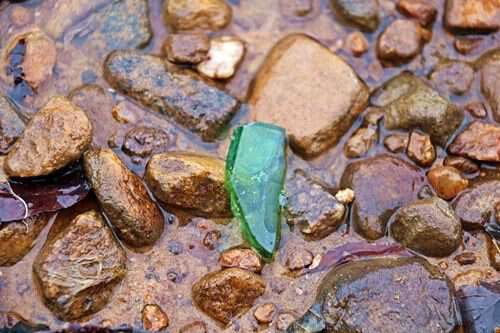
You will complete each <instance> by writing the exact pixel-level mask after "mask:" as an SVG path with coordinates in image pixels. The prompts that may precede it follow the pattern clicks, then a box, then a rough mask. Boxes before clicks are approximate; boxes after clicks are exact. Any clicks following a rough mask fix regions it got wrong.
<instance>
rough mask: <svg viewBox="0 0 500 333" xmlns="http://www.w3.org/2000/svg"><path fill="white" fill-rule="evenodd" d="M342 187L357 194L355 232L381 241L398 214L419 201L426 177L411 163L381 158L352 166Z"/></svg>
mask: <svg viewBox="0 0 500 333" xmlns="http://www.w3.org/2000/svg"><path fill="white" fill-rule="evenodd" d="M340 185H341V187H342V188H351V189H353V190H354V192H355V193H356V199H355V200H354V203H353V206H352V221H353V227H354V229H355V230H356V231H357V232H358V233H359V234H360V235H361V236H363V237H365V238H367V239H378V238H381V237H383V236H384V234H385V231H386V224H387V221H388V220H389V218H390V217H391V215H392V214H393V213H394V211H395V210H396V209H398V208H400V207H402V206H405V205H407V204H409V203H411V202H413V201H414V200H416V199H417V197H418V192H419V191H420V189H421V188H422V186H423V185H424V178H423V177H422V176H421V175H420V174H419V173H418V170H417V168H416V167H415V166H413V165H411V164H409V163H408V162H405V161H403V160H401V159H399V158H396V157H392V156H389V155H379V156H377V157H373V158H368V159H364V160H361V161H356V162H353V163H351V164H349V165H348V166H347V168H346V170H345V171H344V174H343V176H342V179H341V182H340Z"/></svg>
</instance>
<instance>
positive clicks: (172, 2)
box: [163, 0, 233, 31]
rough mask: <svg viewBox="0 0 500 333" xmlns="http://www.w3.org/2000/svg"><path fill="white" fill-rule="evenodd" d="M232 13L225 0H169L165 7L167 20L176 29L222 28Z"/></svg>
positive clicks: (164, 11)
mask: <svg viewBox="0 0 500 333" xmlns="http://www.w3.org/2000/svg"><path fill="white" fill-rule="evenodd" d="M232 15H233V13H232V9H231V7H230V6H229V5H228V4H227V3H226V2H225V1H224V0H169V1H165V5H164V8H163V16H164V18H165V21H166V23H167V24H168V25H170V26H171V27H172V28H173V29H174V30H196V29H204V30H212V31H216V30H220V29H222V28H224V27H225V26H227V25H228V24H229V23H230V22H231V18H232Z"/></svg>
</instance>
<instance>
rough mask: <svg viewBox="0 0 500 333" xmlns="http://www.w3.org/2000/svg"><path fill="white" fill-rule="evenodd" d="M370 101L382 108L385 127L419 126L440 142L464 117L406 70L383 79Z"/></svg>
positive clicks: (435, 140) (452, 131)
mask: <svg viewBox="0 0 500 333" xmlns="http://www.w3.org/2000/svg"><path fill="white" fill-rule="evenodd" d="M371 101H372V103H373V104H374V105H376V106H379V107H383V108H384V110H385V116H384V126H385V127H386V128H387V129H407V130H410V129H415V128H420V129H421V130H423V131H424V132H426V133H427V134H429V135H430V136H431V138H432V140H433V141H434V142H435V143H437V144H440V145H442V146H444V145H445V144H446V142H447V141H448V138H449V137H450V136H451V135H452V134H453V133H454V132H455V130H457V128H458V127H459V126H460V124H461V123H462V120H463V118H464V115H463V111H461V110H460V109H459V108H457V107H456V106H455V105H453V104H452V103H451V102H449V101H448V100H447V99H445V98H444V97H442V96H440V95H439V94H438V93H437V92H436V91H434V90H433V89H432V88H430V87H429V86H428V85H427V84H425V83H424V82H423V81H422V80H421V79H419V78H417V77H416V76H414V75H413V74H411V73H408V72H404V73H402V74H400V75H398V76H396V77H395V78H393V79H391V80H390V81H389V82H387V83H386V84H385V85H384V86H383V87H382V88H381V89H379V90H378V91H376V92H375V93H374V95H373V96H372V100H371Z"/></svg>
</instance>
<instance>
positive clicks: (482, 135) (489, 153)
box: [448, 121, 500, 162]
mask: <svg viewBox="0 0 500 333" xmlns="http://www.w3.org/2000/svg"><path fill="white" fill-rule="evenodd" d="M448 151H449V152H450V153H451V154H455V155H459V156H465V157H468V158H471V159H473V160H478V161H485V162H500V125H496V124H487V123H483V122H480V121H474V122H472V123H471V124H470V125H469V126H467V128H466V129H465V130H464V131H463V132H462V133H460V134H459V135H458V136H457V137H456V138H455V140H453V142H452V143H451V145H450V146H449V147H448Z"/></svg>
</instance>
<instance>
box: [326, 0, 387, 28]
mask: <svg viewBox="0 0 500 333" xmlns="http://www.w3.org/2000/svg"><path fill="white" fill-rule="evenodd" d="M331 3H332V6H333V8H334V9H335V12H336V13H337V14H338V15H340V16H341V17H343V18H344V19H345V20H347V21H348V22H350V23H352V24H354V25H356V26H358V27H359V28H361V29H362V30H366V31H375V30H377V27H378V25H379V17H378V13H379V10H380V9H379V6H378V2H377V1H376V0H354V1H353V0H331Z"/></svg>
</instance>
